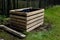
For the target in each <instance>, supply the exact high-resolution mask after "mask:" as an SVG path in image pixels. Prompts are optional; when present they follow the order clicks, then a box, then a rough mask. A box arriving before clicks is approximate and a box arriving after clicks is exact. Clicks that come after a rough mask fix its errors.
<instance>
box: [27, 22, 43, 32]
mask: <svg viewBox="0 0 60 40" xmlns="http://www.w3.org/2000/svg"><path fill="white" fill-rule="evenodd" d="M42 24H43V22H41V23H39V24H37V25H35V26H33V27H31V28H29V29H28V30H27V32H29V31H31V30H33V29H35V28H37V27H39V26H40V25H42Z"/></svg>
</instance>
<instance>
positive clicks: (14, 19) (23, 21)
mask: <svg viewBox="0 0 60 40" xmlns="http://www.w3.org/2000/svg"><path fill="white" fill-rule="evenodd" d="M10 20H11V21H16V22H22V23H26V22H27V21H26V20H21V19H16V18H11V19H10Z"/></svg>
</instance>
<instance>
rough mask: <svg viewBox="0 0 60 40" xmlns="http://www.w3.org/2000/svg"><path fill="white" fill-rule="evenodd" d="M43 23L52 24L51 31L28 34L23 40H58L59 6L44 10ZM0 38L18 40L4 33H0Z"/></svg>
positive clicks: (59, 31) (59, 36) (59, 34)
mask: <svg viewBox="0 0 60 40" xmlns="http://www.w3.org/2000/svg"><path fill="white" fill-rule="evenodd" d="M45 21H46V22H49V23H51V24H52V29H51V30H49V31H38V32H29V33H28V35H27V37H26V39H25V40H60V6H54V7H51V8H48V9H46V10H45ZM0 37H1V38H4V39H5V40H19V39H18V38H16V37H13V36H11V35H9V34H8V33H6V32H4V31H1V32H0Z"/></svg>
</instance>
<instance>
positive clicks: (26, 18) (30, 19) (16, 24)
mask: <svg viewBox="0 0 60 40" xmlns="http://www.w3.org/2000/svg"><path fill="white" fill-rule="evenodd" d="M10 18H11V20H10V23H11V26H13V28H15V29H17V30H22V31H26V32H29V31H31V30H33V29H35V28H37V27H39V26H40V25H42V24H43V22H44V9H25V10H22V11H13V12H11V13H10Z"/></svg>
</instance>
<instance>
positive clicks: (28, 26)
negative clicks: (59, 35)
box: [27, 19, 44, 29]
mask: <svg viewBox="0 0 60 40" xmlns="http://www.w3.org/2000/svg"><path fill="white" fill-rule="evenodd" d="M43 21H44V20H43V19H42V20H38V21H36V22H34V23H31V24H29V25H27V29H28V28H30V27H32V26H34V25H36V24H38V23H40V22H43Z"/></svg>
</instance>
